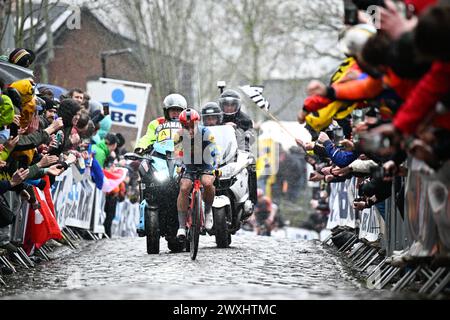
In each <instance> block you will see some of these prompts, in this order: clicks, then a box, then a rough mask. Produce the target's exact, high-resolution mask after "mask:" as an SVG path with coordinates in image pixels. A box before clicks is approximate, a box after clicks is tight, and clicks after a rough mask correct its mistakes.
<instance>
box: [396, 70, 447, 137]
mask: <svg viewBox="0 0 450 320" xmlns="http://www.w3.org/2000/svg"><path fill="white" fill-rule="evenodd" d="M449 93H450V63H449V62H447V63H444V62H435V63H433V66H432V67H431V70H430V71H429V72H428V73H427V74H426V75H425V76H424V77H423V78H422V79H421V80H420V81H419V83H418V84H417V86H416V88H415V89H414V90H413V91H412V92H411V94H410V95H409V97H408V99H407V100H406V101H405V103H404V104H403V105H402V106H401V107H400V110H399V111H398V113H397V114H396V116H395V119H394V126H395V127H396V128H397V129H399V130H400V131H402V132H403V133H406V134H412V133H414V132H415V130H416V129H417V127H418V125H419V124H420V123H421V122H422V121H423V120H424V119H425V118H426V116H427V114H429V113H430V112H433V110H434V108H435V106H436V104H437V103H438V102H439V101H440V100H441V99H442V98H444V97H445V96H446V95H447V94H449ZM434 124H435V125H436V126H438V127H441V128H445V129H448V130H450V113H447V114H445V115H440V116H437V117H436V118H435V122H434Z"/></svg>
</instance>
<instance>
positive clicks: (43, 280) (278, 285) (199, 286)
mask: <svg viewBox="0 0 450 320" xmlns="http://www.w3.org/2000/svg"><path fill="white" fill-rule="evenodd" d="M161 245H162V250H161V253H160V254H159V255H147V254H146V252H145V239H144V238H134V239H131V238H127V239H113V240H101V241H98V242H86V243H83V246H84V247H83V248H80V249H79V250H78V252H74V253H71V254H64V255H63V256H62V257H60V258H58V259H56V260H53V261H50V262H42V263H41V264H40V265H38V266H37V267H36V268H35V269H33V270H30V271H23V272H20V273H17V274H14V275H12V276H8V277H7V278H6V281H7V283H8V286H9V287H8V288H0V297H1V298H3V299H5V298H6V299H139V300H141V299H151V300H179V299H200V300H210V299H213V300H228V299H246V300H261V299H262V300H267V299H287V300H291V299H292V300H300V299H332V300H335V299H358V300H359V299H393V298H397V297H398V296H395V295H394V294H391V293H390V292H389V291H371V290H369V289H366V288H365V287H364V284H363V283H360V282H359V281H358V280H357V279H356V278H355V277H353V276H352V275H351V274H350V273H349V272H348V271H347V270H346V268H345V267H344V266H343V263H342V262H341V261H340V259H339V258H338V257H337V256H336V255H334V254H332V252H330V251H329V250H327V249H325V248H323V246H322V245H321V243H320V242H318V241H303V240H290V239H280V238H273V237H257V236H255V235H253V234H244V235H239V236H235V237H233V243H232V246H231V248H229V249H218V248H216V246H215V242H214V237H209V236H204V237H202V238H201V240H200V249H199V254H198V257H197V260H196V261H191V260H190V257H189V253H186V252H184V253H177V254H174V253H170V252H169V250H168V248H167V246H166V242H165V241H164V240H163V239H162V241H161Z"/></svg>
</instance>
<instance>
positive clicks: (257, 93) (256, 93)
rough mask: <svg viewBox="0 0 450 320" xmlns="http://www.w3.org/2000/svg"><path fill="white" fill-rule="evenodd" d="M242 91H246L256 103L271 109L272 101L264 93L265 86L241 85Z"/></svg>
mask: <svg viewBox="0 0 450 320" xmlns="http://www.w3.org/2000/svg"><path fill="white" fill-rule="evenodd" d="M240 89H241V90H242V92H244V93H245V94H246V95H247V96H248V97H249V98H250V99H252V101H253V102H254V103H256V105H257V106H258V107H259V108H260V109H262V110H265V111H269V109H270V103H269V101H267V100H266V98H264V97H263V95H262V93H263V91H264V87H262V86H249V85H247V86H243V87H240Z"/></svg>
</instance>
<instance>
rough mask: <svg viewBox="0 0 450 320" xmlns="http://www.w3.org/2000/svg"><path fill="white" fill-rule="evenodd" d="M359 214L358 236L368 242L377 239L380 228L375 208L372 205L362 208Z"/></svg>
mask: <svg viewBox="0 0 450 320" xmlns="http://www.w3.org/2000/svg"><path fill="white" fill-rule="evenodd" d="M360 215H361V224H360V227H359V238H360V239H366V240H367V241H369V242H374V241H377V239H378V236H379V234H380V230H381V227H380V222H379V214H378V210H377V208H376V207H375V206H373V207H371V208H370V209H364V210H362V211H361V213H360Z"/></svg>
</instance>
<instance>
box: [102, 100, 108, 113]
mask: <svg viewBox="0 0 450 320" xmlns="http://www.w3.org/2000/svg"><path fill="white" fill-rule="evenodd" d="M102 105H103V114H104V115H105V116H107V115H109V103H108V102H103V103H102Z"/></svg>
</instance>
